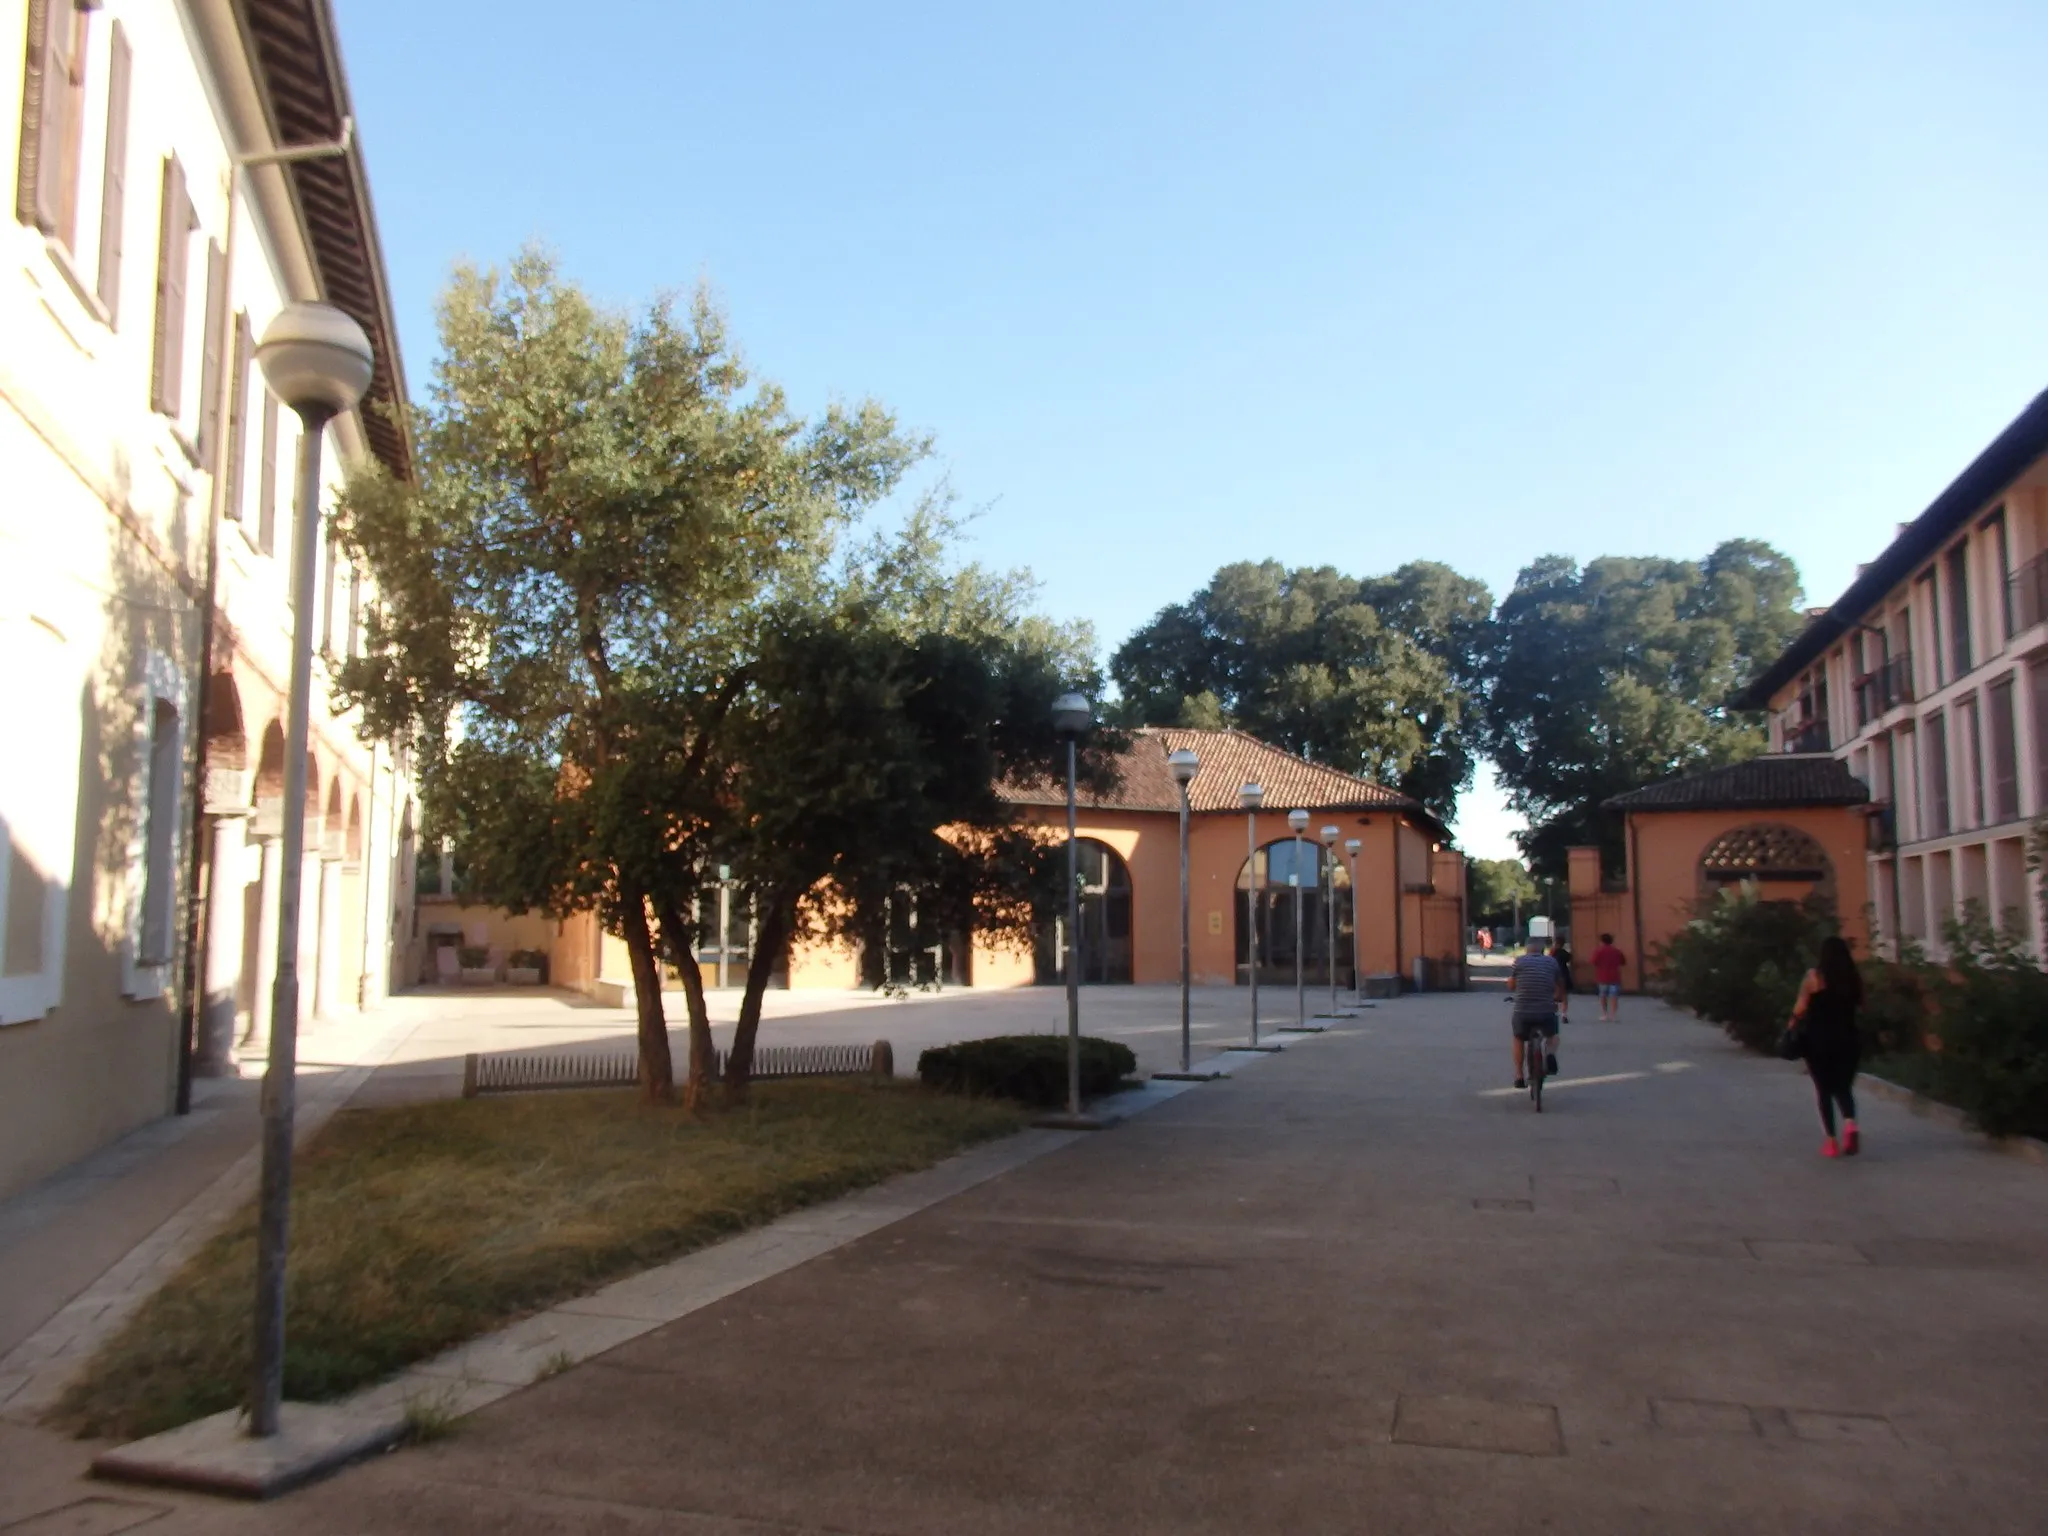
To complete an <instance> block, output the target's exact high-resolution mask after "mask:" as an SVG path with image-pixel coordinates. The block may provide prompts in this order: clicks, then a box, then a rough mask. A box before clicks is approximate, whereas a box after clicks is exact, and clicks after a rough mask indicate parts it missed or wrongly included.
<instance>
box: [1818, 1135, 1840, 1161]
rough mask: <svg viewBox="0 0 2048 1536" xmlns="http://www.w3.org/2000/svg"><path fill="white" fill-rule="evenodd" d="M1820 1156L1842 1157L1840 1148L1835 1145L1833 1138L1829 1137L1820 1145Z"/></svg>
mask: <svg viewBox="0 0 2048 1536" xmlns="http://www.w3.org/2000/svg"><path fill="white" fill-rule="evenodd" d="M1820 1155H1821V1156H1822V1157H1840V1156H1841V1155H1842V1152H1841V1148H1839V1147H1837V1146H1836V1145H1835V1138H1834V1137H1832V1136H1830V1137H1829V1138H1828V1139H1827V1140H1826V1141H1824V1142H1822V1143H1821V1144H1820Z"/></svg>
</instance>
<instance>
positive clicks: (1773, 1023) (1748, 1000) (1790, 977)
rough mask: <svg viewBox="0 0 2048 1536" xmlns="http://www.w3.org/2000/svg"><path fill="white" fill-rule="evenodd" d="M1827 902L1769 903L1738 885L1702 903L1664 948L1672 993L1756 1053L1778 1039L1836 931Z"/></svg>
mask: <svg viewBox="0 0 2048 1536" xmlns="http://www.w3.org/2000/svg"><path fill="white" fill-rule="evenodd" d="M1836 931H1837V929H1836V924H1835V913H1834V909H1833V907H1831V906H1830V905H1829V904H1828V903H1827V902H1826V901H1823V900H1821V899H1819V898H1818V897H1812V896H1809V897H1808V898H1807V899H1806V900H1804V901H1766V900H1764V899H1763V898H1761V897H1760V896H1759V895H1758V894H1757V892H1756V890H1755V889H1754V888H1753V887H1747V886H1738V887H1736V888H1734V889H1732V890H1726V891H1723V892H1721V894H1720V895H1718V896H1716V897H1715V898H1714V899H1713V900H1711V901H1705V902H1702V903H1700V909H1699V915H1698V916H1697V917H1695V918H1694V919H1693V920H1692V921H1691V922H1689V923H1687V924H1686V925H1685V926H1684V927H1683V928H1681V929H1680V930H1679V931H1678V932H1677V933H1675V934H1673V935H1672V937H1671V942H1670V943H1669V944H1667V945H1665V946H1663V947H1662V948H1661V949H1659V950H1658V952H1657V955H1656V963H1657V966H1658V968H1659V972H1660V977H1661V980H1662V981H1663V983H1664V987H1665V990H1666V993H1667V995H1668V996H1669V997H1670V998H1671V1000H1672V1001H1673V1002H1674V1003H1677V1004H1679V1005H1680V1006H1682V1007H1686V1008H1690V1009H1692V1010H1693V1011H1695V1012H1696V1013H1698V1014H1699V1016H1700V1017H1701V1018H1703V1019H1708V1020H1711V1021H1712V1022H1714V1023H1716V1024H1719V1025H1720V1026H1721V1027H1722V1028H1723V1029H1725V1030H1727V1031H1728V1034H1729V1036H1730V1038H1732V1039H1734V1040H1738V1041H1740V1042H1741V1043H1742V1044H1744V1045H1746V1046H1748V1047H1749V1048H1750V1049H1751V1050H1754V1051H1769V1050H1771V1049H1772V1048H1773V1047H1775V1046H1776V1044H1777V1043H1778V1036H1779V1035H1780V1034H1781V1033H1783V1031H1784V1028H1785V1021H1786V1020H1787V1019H1788V1018H1790V1017H1791V1016H1792V1004H1793V1001H1794V1000H1795V999H1796V998H1797V997H1798V996H1799V983H1800V980H1801V979H1802V978H1803V977H1804V976H1805V975H1806V973H1807V972H1808V971H1809V970H1811V969H1812V968H1813V965H1814V963H1815V962H1816V961H1817V960H1818V959H1819V958H1820V941H1821V940H1822V939H1824V938H1826V937H1827V936H1828V935H1829V934H1831V933H1834V932H1836Z"/></svg>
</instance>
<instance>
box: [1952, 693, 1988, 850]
mask: <svg viewBox="0 0 2048 1536" xmlns="http://www.w3.org/2000/svg"><path fill="white" fill-rule="evenodd" d="M1955 715H1956V720H1957V737H1958V739H1957V742H1956V745H1957V747H1958V749H1959V750H1960V751H1961V753H1962V759H1963V760H1962V765H1961V766H1962V775H1963V782H1962V783H1961V785H1959V786H1958V789H1959V791H1960V793H1959V794H1958V795H1957V797H1956V799H1957V805H1956V811H1957V816H1956V821H1957V824H1958V825H1959V826H1968V827H1981V826H1983V825H1984V725H1983V721H1982V719H1981V718H1980V717H1979V715H1978V713H1977V701H1976V700H1975V699H1974V698H1970V699H1964V700H1963V701H1962V702H1961V703H1960V704H1958V705H1956V707H1955Z"/></svg>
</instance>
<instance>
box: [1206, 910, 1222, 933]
mask: <svg viewBox="0 0 2048 1536" xmlns="http://www.w3.org/2000/svg"><path fill="white" fill-rule="evenodd" d="M1209 931H1210V932H1211V933H1221V932H1222V931H1223V914H1222V913H1221V912H1211V913H1210V914H1209Z"/></svg>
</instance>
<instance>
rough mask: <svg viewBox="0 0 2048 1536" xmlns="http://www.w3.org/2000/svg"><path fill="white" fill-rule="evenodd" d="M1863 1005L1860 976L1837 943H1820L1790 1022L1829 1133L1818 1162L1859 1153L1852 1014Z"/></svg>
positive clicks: (1828, 940)
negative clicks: (1838, 1112) (1838, 1110)
mask: <svg viewBox="0 0 2048 1536" xmlns="http://www.w3.org/2000/svg"><path fill="white" fill-rule="evenodd" d="M1862 1001H1863V977H1862V975H1861V974H1860V973H1858V971H1857V969H1856V962H1855V960H1853V959H1852V958H1850V955H1849V946H1848V945H1847V944H1846V943H1844V942H1843V941H1842V940H1841V939H1840V938H1832V937H1831V938H1826V939H1823V940H1821V945H1820V964H1819V965H1817V966H1815V967H1814V968H1813V969H1812V970H1810V971H1808V972H1807V973H1806V980H1804V981H1803V982H1801V983H1800V984H1799V1001H1798V1002H1796V1003H1794V1004H1793V1005H1792V1019H1793V1022H1794V1023H1795V1024H1798V1025H1799V1026H1800V1028H1801V1031H1802V1033H1803V1034H1804V1036H1805V1054H1806V1071H1807V1075H1808V1076H1810V1077H1811V1078H1812V1079H1813V1091H1814V1095H1815V1097H1817V1098H1818V1099H1819V1100H1820V1123H1821V1126H1822V1128H1823V1129H1825V1130H1826V1131H1827V1133H1828V1139H1827V1140H1826V1141H1824V1142H1822V1143H1821V1147H1820V1155H1821V1156H1822V1157H1854V1156H1855V1155H1856V1154H1857V1152H1858V1151H1860V1150H1861V1149H1862V1142H1861V1139H1860V1138H1859V1137H1858V1136H1857V1134H1856V1094H1855V1085H1856V1069H1857V1066H1858V1060H1857V1058H1858V1054H1859V1052H1858V1046H1857V1039H1856V1009H1857V1006H1858V1005H1859V1004H1860V1003H1862ZM1837 1104H1839V1105H1840V1106H1841V1107H1842V1139H1841V1142H1840V1143H1839V1145H1838V1144H1837V1143H1836V1141H1835V1106H1836V1105H1837Z"/></svg>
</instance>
